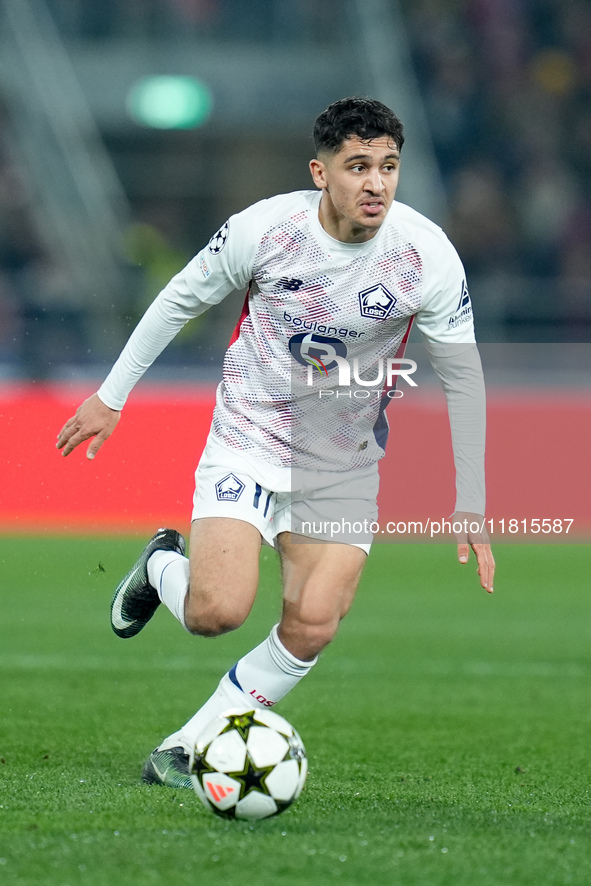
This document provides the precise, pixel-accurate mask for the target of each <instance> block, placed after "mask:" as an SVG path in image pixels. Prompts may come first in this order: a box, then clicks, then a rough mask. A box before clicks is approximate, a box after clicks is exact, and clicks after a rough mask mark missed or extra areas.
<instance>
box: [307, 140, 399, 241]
mask: <svg viewBox="0 0 591 886" xmlns="http://www.w3.org/2000/svg"><path fill="white" fill-rule="evenodd" d="M399 167H400V152H399V150H398V148H397V146H396V144H395V142H394V141H392V139H391V138H389V137H388V136H385V135H384V136H380V137H379V138H372V139H370V140H369V141H362V140H361V139H360V138H359V137H358V136H353V137H352V138H348V139H345V141H344V142H343V144H342V146H341V148H340V149H339V150H338V151H337V153H336V154H328V153H323V154H322V155H321V159H318V160H312V162H311V163H310V171H311V173H312V178H313V179H314V184H315V185H316V187H318V188H320V189H321V190H322V192H323V193H322V199H321V201H320V212H319V215H320V222H321V224H322V226H323V228H324V229H325V231H326V232H327V233H328V234H330V235H331V236H332V237H335V238H336V239H337V240H341V241H343V242H344V243H363V242H364V241H366V240H370V239H371V238H372V237H373V236H374V235H375V234H376V232H377V231H378V230H379V228H380V226H381V224H382V222H383V221H384V219H385V218H386V215H387V213H388V210H389V209H390V206H391V205H392V201H393V200H394V195H395V194H396V188H397V186H398V173H399Z"/></svg>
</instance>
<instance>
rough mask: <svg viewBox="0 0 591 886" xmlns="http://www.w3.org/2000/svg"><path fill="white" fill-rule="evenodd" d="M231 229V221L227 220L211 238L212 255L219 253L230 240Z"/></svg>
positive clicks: (210, 248)
mask: <svg viewBox="0 0 591 886" xmlns="http://www.w3.org/2000/svg"><path fill="white" fill-rule="evenodd" d="M229 230H230V224H229V222H226V224H225V225H222V226H221V228H220V229H219V231H217V232H216V233H215V234H214V235H213V237H212V238H211V240H210V241H209V251H210V252H211V254H212V255H219V254H220V252H221V251H222V249H223V248H224V246H225V245H226V243H227V240H228V232H229Z"/></svg>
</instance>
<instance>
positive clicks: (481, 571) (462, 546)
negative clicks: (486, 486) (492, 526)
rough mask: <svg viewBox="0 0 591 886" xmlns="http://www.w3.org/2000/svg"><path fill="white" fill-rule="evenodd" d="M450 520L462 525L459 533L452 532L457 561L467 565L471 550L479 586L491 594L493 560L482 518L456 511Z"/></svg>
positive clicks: (493, 574) (478, 515) (493, 575)
mask: <svg viewBox="0 0 591 886" xmlns="http://www.w3.org/2000/svg"><path fill="white" fill-rule="evenodd" d="M452 520H453V522H454V523H455V524H458V523H461V524H462V529H461V531H460V532H455V531H454V535H455V536H456V539H457V542H458V560H459V561H460V563H467V562H468V558H469V556H470V548H471V549H472V550H473V551H474V554H475V556H476V562H477V564H478V568H477V570H476V571H477V572H478V575H479V576H480V584H481V585H482V587H483V588H484V590H485V591H486V592H487V593H489V594H492V592H493V580H494V577H495V558H494V557H493V553H492V550H491V547H490V539H489V537H488V532H487V530H486V523H485V520H484V517H483V516H481V515H480V514H471V513H468V512H467V511H456V513H455V514H454V515H453V517H452Z"/></svg>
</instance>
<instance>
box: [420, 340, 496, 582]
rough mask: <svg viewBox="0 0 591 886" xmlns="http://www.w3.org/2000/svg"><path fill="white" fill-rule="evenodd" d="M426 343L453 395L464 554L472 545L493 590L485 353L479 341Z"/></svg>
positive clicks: (456, 518) (459, 535) (457, 524)
mask: <svg viewBox="0 0 591 886" xmlns="http://www.w3.org/2000/svg"><path fill="white" fill-rule="evenodd" d="M425 345H426V347H427V352H428V354H429V359H430V361H431V365H432V366H433V369H434V370H435V372H436V374H437V376H438V377H439V379H440V381H441V384H442V386H443V390H444V391H445V396H446V399H447V411H448V415H449V424H450V429H451V439H452V447H453V453H454V464H455V468H456V507H455V511H454V515H453V523H454V534H455V536H456V539H457V541H458V559H459V561H460V563H467V562H468V558H469V554H470V550H472V551H473V552H474V555H475V556H476V561H477V564H478V575H479V577H480V584H481V585H482V587H483V588H484V589H485V591H487V592H488V593H492V591H493V580H494V570H495V562H494V557H493V555H492V551H491V547H490V541H489V537H488V532H487V528H486V522H485V518H484V515H485V503H486V491H485V482H484V450H485V438H486V394H485V389H484V378H483V374H482V364H481V362H480V355H479V353H478V348H477V347H476V344H474V343H472V344H471V343H467V344H443V343H440V342H431V341H429V340H427V339H426V340H425Z"/></svg>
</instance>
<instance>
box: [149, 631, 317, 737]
mask: <svg viewBox="0 0 591 886" xmlns="http://www.w3.org/2000/svg"><path fill="white" fill-rule="evenodd" d="M316 661H317V658H315V659H313V660H312V661H300V660H299V659H298V658H296V657H295V655H292V654H291V652H289V651H288V650H287V649H286V648H285V646H284V645H283V643H282V642H281V640H280V639H279V637H278V634H277V625H275V627H274V628H273V630H272V631H271V633H270V634H269V636H268V637H267V639H266V640H265V641H264V642H263V643H261V644H260V646H257V647H255V649H253V650H251V652H248V653H247V654H246V655H245V656H244V658H241V659H240V661H239V662H237V663H236V664H235V665H234V667H233V668H232V669H231V670H230V671H229V672H228V673H227V674H224V676H223V677H222V679H221V680H220V682H219V685H218V688H217V689H216V691H215V692H214V693H213V695H212V696H211V698H209V699H208V701H206V702H205V704H204V705H203V707H202V708H200V709H199V710H198V711H197V713H196V714H194V715H193V716H192V717H191V719H190V720H189V721H188V722H187V723H185V725H184V726H183V727H182V728H181V729H179V730H178V732H175V733H173V734H172V735H169V736H168V738H166V739H165V740H164V741H163V742H162V744H161V745H160V748H161V749H163V750H165V749H166V748H171V747H177V746H178V745H182V746H183V747H185V748H186V749H187V751H188V752H189V753H190V751H191V748H192V746H193V744H194V743H195V739H196V737H197V735H198V734H199V732H201V730H202V729H203V728H204V727H205V726H207V724H208V723H209V722H210V721H211V720H213V718H214V717H217V716H218V714H223V712H224V711H225V710H228V708H232V707H242V706H244V705H248V704H254V705H256V706H258V707H261V708H265V707H273V705H274V704H275V703H276V702H278V701H280V700H281V699H282V698H283V697H284V696H285V695H287V693H288V692H289V691H290V690H291V689H293V688H294V686H296V685H297V684H298V683H299V682H300V680H301V679H302V677H304V676H305V675H306V674H307V673H308V671H309V670H310V668H311V667H312V666H313V665H314V664H315V663H316Z"/></svg>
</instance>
